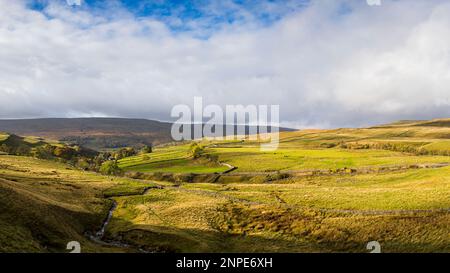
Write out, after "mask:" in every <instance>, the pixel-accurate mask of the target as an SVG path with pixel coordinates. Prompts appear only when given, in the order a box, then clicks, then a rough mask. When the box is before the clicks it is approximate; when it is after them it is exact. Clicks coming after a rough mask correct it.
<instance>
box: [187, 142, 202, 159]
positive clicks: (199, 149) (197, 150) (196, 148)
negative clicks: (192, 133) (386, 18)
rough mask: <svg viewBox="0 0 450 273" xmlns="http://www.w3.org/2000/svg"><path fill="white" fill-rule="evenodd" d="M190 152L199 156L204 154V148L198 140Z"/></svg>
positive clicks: (194, 156) (190, 148)
mask: <svg viewBox="0 0 450 273" xmlns="http://www.w3.org/2000/svg"><path fill="white" fill-rule="evenodd" d="M188 154H189V155H190V156H192V157H193V158H199V157H200V156H201V155H202V154H203V148H202V147H201V146H200V145H198V143H197V142H194V143H192V144H191V146H190V147H189V152H188Z"/></svg>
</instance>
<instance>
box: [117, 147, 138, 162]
mask: <svg viewBox="0 0 450 273" xmlns="http://www.w3.org/2000/svg"><path fill="white" fill-rule="evenodd" d="M134 155H137V153H136V150H135V149H134V148H122V149H120V150H119V151H117V152H116V153H115V155H114V158H115V159H116V160H119V159H122V158H125V157H129V156H134Z"/></svg>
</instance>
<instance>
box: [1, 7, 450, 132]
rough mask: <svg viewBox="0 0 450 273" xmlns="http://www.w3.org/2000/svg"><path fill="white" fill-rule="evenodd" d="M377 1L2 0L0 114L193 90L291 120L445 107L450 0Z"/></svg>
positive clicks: (377, 117)
mask: <svg viewBox="0 0 450 273" xmlns="http://www.w3.org/2000/svg"><path fill="white" fill-rule="evenodd" d="M381 1H382V5H381V6H369V5H368V4H367V3H366V0H348V1H344V0H333V1H331V0H317V1H307V0H292V1H289V0H280V1H277V0H272V1H268V0H267V1H266V0H258V1H257V0H253V1H252V0H221V1H212V0H211V1H207V0H193V1H180V0H178V1H168V0H142V1H137V0H136V1H131V0H107V1H94V0H85V1H82V5H81V6H70V5H68V4H67V2H66V1H65V0H54V1H53V0H0V118H36V117H87V116H114V117H139V118H149V119H159V120H170V111H171V109H172V107H173V106H174V105H176V104H192V103H193V98H194V96H202V97H203V98H204V102H205V104H219V105H225V104H244V105H248V104H256V105H258V104H269V105H270V104H278V105H280V115H281V120H282V124H283V125H286V126H295V127H299V128H300V127H323V128H325V127H343V126H366V125H371V124H377V123H383V122H388V121H393V120H399V119H429V118H437V117H450V1H447V0H423V1H422V0H391V1H389V0H381ZM69 2H70V1H69Z"/></svg>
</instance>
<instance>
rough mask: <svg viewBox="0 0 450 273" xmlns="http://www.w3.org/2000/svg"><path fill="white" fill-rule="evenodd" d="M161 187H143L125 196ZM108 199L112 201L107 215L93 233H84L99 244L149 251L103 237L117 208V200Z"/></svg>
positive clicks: (143, 251) (143, 193)
mask: <svg viewBox="0 0 450 273" xmlns="http://www.w3.org/2000/svg"><path fill="white" fill-rule="evenodd" d="M161 188H162V187H161V186H151V187H147V188H145V189H144V191H143V192H142V193H139V194H134V195H127V196H136V195H145V194H146V193H147V192H148V191H149V190H151V189H161ZM127 196H121V197H127ZM109 200H111V201H112V205H111V208H110V209H109V211H108V215H107V216H106V219H105V220H104V221H103V223H102V225H101V228H100V229H99V230H98V231H97V232H96V233H95V234H86V236H87V237H88V238H89V239H90V240H91V241H93V242H95V243H98V244H101V245H106V246H113V247H120V248H131V249H132V248H134V249H137V250H138V251H139V252H142V253H149V252H148V251H146V250H144V249H141V248H136V247H134V246H132V245H129V244H127V243H124V242H121V241H118V240H105V238H104V237H105V233H106V228H107V227H108V225H109V223H110V222H111V219H112V217H113V214H114V211H115V210H116V209H117V202H116V201H115V200H114V199H112V198H110V199H109Z"/></svg>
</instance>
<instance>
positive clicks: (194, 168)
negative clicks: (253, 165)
mask: <svg viewBox="0 0 450 273" xmlns="http://www.w3.org/2000/svg"><path fill="white" fill-rule="evenodd" d="M119 167H121V168H122V169H124V170H125V171H134V172H143V173H146V172H149V173H152V172H167V173H215V172H223V171H226V170H227V169H228V168H227V167H226V166H221V165H219V164H217V163H214V162H211V161H208V160H193V159H192V158H191V156H190V155H189V145H188V144H185V145H176V146H168V147H159V148H156V149H154V151H153V152H152V153H149V154H142V155H138V156H133V157H127V158H124V159H121V160H120V161H119Z"/></svg>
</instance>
